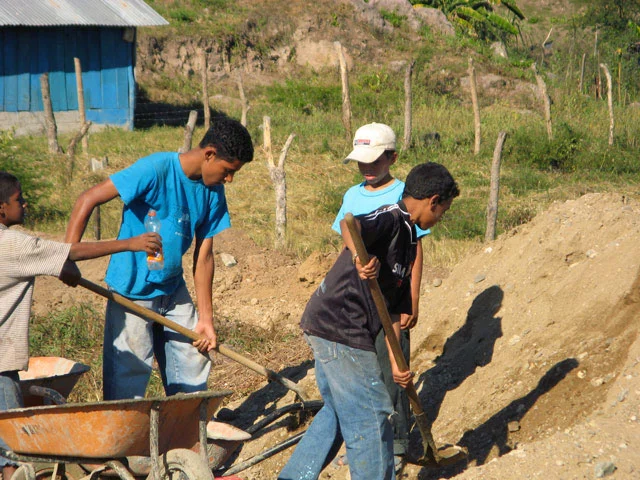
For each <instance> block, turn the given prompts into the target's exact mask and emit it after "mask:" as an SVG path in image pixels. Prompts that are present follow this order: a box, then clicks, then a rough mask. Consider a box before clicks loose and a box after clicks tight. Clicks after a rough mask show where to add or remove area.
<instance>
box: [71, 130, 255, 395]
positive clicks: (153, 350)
mask: <svg viewBox="0 0 640 480" xmlns="http://www.w3.org/2000/svg"><path fill="white" fill-rule="evenodd" d="M252 159H253V145H252V142H251V136H250V135H249V132H248V131H247V129H246V128H245V127H244V126H242V124H240V122H238V121H237V120H233V119H231V118H228V117H218V118H215V119H214V121H213V124H212V126H211V128H209V130H208V131H207V133H206V134H205V136H204V138H203V139H202V141H201V142H200V144H199V145H198V147H196V148H193V149H191V150H189V151H188V152H186V153H181V154H178V153H173V152H163V153H154V154H152V155H149V156H148V157H144V158H141V159H140V160H138V161H137V162H136V163H134V164H133V165H131V166H130V167H128V168H126V169H124V170H122V171H120V172H117V173H115V174H113V175H111V177H110V178H109V179H107V180H105V181H104V182H102V183H100V184H98V185H96V186H95V187H93V188H90V189H89V190H87V191H85V192H84V193H82V194H81V195H80V197H79V198H78V200H77V201H76V204H75V206H74V208H73V211H72V213H71V218H70V220H69V225H68V227H67V236H66V241H68V242H77V241H79V240H80V239H81V238H82V234H83V233H84V230H85V228H86V226H87V222H88V220H89V217H90V215H91V212H92V211H93V209H94V208H95V207H96V206H97V205H100V204H103V203H105V202H108V201H110V200H112V199H114V198H115V197H118V196H119V197H120V198H121V200H122V202H123V203H124V206H123V211H122V220H121V225H120V232H119V234H118V238H125V237H130V236H133V235H137V234H139V233H141V232H144V231H145V226H144V219H145V217H146V215H147V213H148V212H149V210H150V209H152V210H155V211H156V216H157V218H158V219H160V222H161V228H160V235H161V237H162V247H163V248H162V251H163V254H164V268H163V269H161V270H149V269H148V267H147V263H146V255H145V254H143V253H132V252H124V253H120V254H116V255H113V256H112V257H111V261H110V262H109V267H108V269H107V275H106V278H105V281H106V282H107V284H108V285H109V288H110V289H112V290H114V291H115V292H117V293H119V294H120V295H122V296H124V297H127V298H129V299H131V300H133V301H135V302H136V303H138V304H139V305H141V306H143V307H146V308H149V309H151V310H153V311H155V312H157V313H160V314H161V315H164V316H166V317H167V318H169V319H171V320H173V321H174V322H177V323H178V324H180V325H182V326H184V327H186V328H189V329H192V330H194V331H195V332H196V333H199V334H201V335H202V336H203V337H204V338H203V339H201V340H198V341H196V342H193V344H192V343H191V342H190V341H189V339H187V338H186V337H184V336H183V335H179V334H178V333H176V332H172V331H170V330H168V329H163V328H162V326H161V325H159V324H152V323H149V322H147V321H145V320H143V319H142V318H140V317H138V316H137V315H135V314H133V313H131V312H130V311H128V310H126V309H125V308H123V307H122V306H120V305H119V304H117V303H115V302H112V301H109V302H108V303H107V311H106V319H105V320H106V322H105V334H104V335H105V339H104V358H103V378H104V383H103V394H104V399H105V400H119V399H128V398H141V397H144V394H145V391H146V388H147V383H148V382H149V377H150V375H151V369H152V363H153V357H154V355H155V357H156V360H157V362H158V366H159V369H160V374H161V376H162V382H163V385H164V389H165V392H166V394H167V395H174V394H176V393H180V392H184V393H187V392H195V391H201V390H205V389H206V388H207V378H208V376H209V370H210V368H211V362H210V361H209V360H208V358H207V357H205V356H204V355H200V354H199V353H198V352H197V351H196V349H197V350H200V351H203V352H205V351H208V350H211V349H213V348H215V347H216V344H217V338H216V331H215V328H214V321H213V305H212V283H213V274H214V255H213V236H214V235H216V234H217V233H220V232H221V231H223V230H225V229H226V228H229V226H230V221H229V212H228V209H227V201H226V198H225V193H224V184H225V183H227V182H228V183H231V182H232V181H233V176H234V174H235V173H236V172H237V171H238V170H240V168H241V167H242V166H243V165H244V164H245V163H248V162H250V161H251V160H252ZM194 240H195V250H194V253H193V279H194V283H195V293H196V304H197V312H196V308H195V306H194V304H193V301H192V300H191V296H190V295H189V292H188V290H187V287H186V284H185V281H184V277H183V270H182V257H183V255H184V254H185V253H186V252H187V250H188V249H189V247H190V246H191V244H192V243H193V241H194ZM194 347H195V348H194Z"/></svg>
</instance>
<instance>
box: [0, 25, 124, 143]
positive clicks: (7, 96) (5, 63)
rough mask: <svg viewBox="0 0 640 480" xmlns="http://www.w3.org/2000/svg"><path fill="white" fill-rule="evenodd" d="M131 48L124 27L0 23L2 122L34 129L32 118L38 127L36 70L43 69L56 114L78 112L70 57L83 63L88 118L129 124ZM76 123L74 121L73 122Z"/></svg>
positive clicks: (39, 104)
mask: <svg viewBox="0 0 640 480" xmlns="http://www.w3.org/2000/svg"><path fill="white" fill-rule="evenodd" d="M125 33H126V34H125ZM125 38H126V39H125ZM134 48H135V38H134V36H132V35H131V32H130V31H127V30H126V29H124V28H88V27H65V28H62V27H60V28H44V27H38V28H26V27H12V28H2V29H0V58H1V60H0V128H4V127H5V126H6V125H7V124H11V123H12V120H11V119H12V118H14V119H15V121H14V122H13V126H14V128H15V129H16V132H17V131H18V130H20V131H22V130H27V131H28V130H32V129H30V128H29V126H28V124H29V123H32V122H35V123H36V124H38V125H39V126H38V125H35V128H36V130H39V129H41V124H42V112H43V105H42V94H41V90H40V75H41V74H42V73H44V72H49V84H50V90H51V103H52V105H53V110H54V112H55V113H56V117H60V119H61V120H62V119H63V118H73V117H74V115H75V116H76V118H77V113H76V112H77V109H78V96H77V87H76V77H75V67H74V60H73V59H74V57H78V58H80V62H81V65H82V82H83V86H84V98H85V108H86V116H87V120H90V121H91V122H93V123H94V124H96V125H97V124H105V125H119V126H122V127H125V128H131V127H132V126H133V107H134V102H135V96H134V92H135V81H134V78H133V67H134V65H133V63H134ZM65 112H68V114H65ZM25 122H27V124H25ZM76 129H77V125H76V127H74V128H71V130H76ZM60 130H61V131H65V130H67V129H66V128H65V127H62V128H61V129H60Z"/></svg>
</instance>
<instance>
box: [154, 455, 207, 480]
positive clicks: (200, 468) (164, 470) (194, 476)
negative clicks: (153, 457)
mask: <svg viewBox="0 0 640 480" xmlns="http://www.w3.org/2000/svg"><path fill="white" fill-rule="evenodd" d="M152 479H153V474H150V475H149V476H148V477H147V480H152ZM160 480H214V478H213V473H212V472H211V470H210V469H209V466H208V465H207V464H206V463H204V462H203V460H202V457H201V456H200V454H198V453H196V452H194V451H193V450H187V449H186V448H176V449H175V450H169V451H168V452H167V453H166V454H164V455H161V456H160Z"/></svg>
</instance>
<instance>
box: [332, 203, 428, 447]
mask: <svg viewBox="0 0 640 480" xmlns="http://www.w3.org/2000/svg"><path fill="white" fill-rule="evenodd" d="M344 219H345V222H346V224H347V228H348V229H349V233H350V234H351V239H352V240H353V244H354V246H355V248H356V253H357V254H358V258H359V259H360V263H361V264H362V265H366V264H367V263H369V253H368V252H367V248H366V247H365V245H364V242H363V241H362V236H361V235H360V232H359V231H358V227H356V222H355V218H354V217H353V215H352V214H351V213H347V214H346V215H345V216H344ZM368 283H369V288H370V289H371V296H372V297H373V301H374V303H375V304H376V309H377V310H378V316H379V317H380V322H381V323H382V328H383V329H384V334H385V335H386V336H387V340H388V342H389V346H390V347H391V351H392V353H393V356H394V358H395V360H396V364H397V365H398V368H399V369H400V370H401V371H406V370H408V369H409V366H408V365H407V361H406V360H405V358H404V354H403V353H402V348H401V347H400V342H399V341H398V337H397V336H396V332H395V331H394V330H393V323H392V321H391V316H390V315H389V310H387V304H386V303H385V301H384V296H383V295H382V290H380V285H379V284H378V280H377V279H375V278H370V279H369V280H368ZM405 390H406V392H407V396H408V397H409V402H410V403H411V407H412V408H413V413H414V415H415V417H416V419H420V421H418V422H417V423H418V426H419V427H420V433H421V434H422V437H423V440H426V441H428V443H429V446H430V447H431V448H432V450H433V451H434V452H436V451H437V449H436V448H435V444H434V441H433V436H432V435H431V428H430V427H429V425H428V422H427V421H426V420H427V419H426V415H425V413H424V410H423V409H422V405H421V404H420V399H419V397H418V392H417V390H416V387H415V385H414V384H413V381H412V380H409V383H408V384H407V386H406V387H405Z"/></svg>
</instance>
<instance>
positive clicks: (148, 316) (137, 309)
mask: <svg viewBox="0 0 640 480" xmlns="http://www.w3.org/2000/svg"><path fill="white" fill-rule="evenodd" d="M78 285H81V286H83V287H84V288H86V289H88V290H91V291H92V292H94V293H97V294H98V295H100V296H102V297H105V298H107V299H109V300H112V301H114V302H116V303H118V304H120V305H122V306H123V307H125V308H126V309H128V310H131V311H132V312H133V313H135V314H136V315H139V316H140V317H142V318H144V319H145V320H148V321H151V322H156V323H159V324H160V325H163V326H165V327H167V328H170V329H171V330H174V331H176V332H178V333H180V334H182V335H184V336H185V337H187V338H189V339H191V340H194V341H195V340H199V339H200V338H202V337H201V336H200V335H198V334H197V333H196V332H194V331H193V330H189V329H188V328H185V327H183V326H182V325H180V324H178V323H176V322H173V321H171V320H169V319H168V318H165V317H163V316H162V315H160V314H159V313H156V312H154V311H153V310H149V309H148V308H145V307H142V306H140V305H138V304H137V303H134V302H132V301H131V300H129V299H128V298H126V297H123V296H122V295H119V294H117V293H115V292H112V291H110V290H107V289H106V288H104V287H101V286H100V285H97V284H95V283H93V282H91V281H89V280H87V279H86V278H80V280H79V281H78ZM214 350H215V351H217V352H218V353H220V354H222V355H224V356H225V357H227V358H230V359H231V360H233V361H235V362H238V363H239V364H241V365H244V366H245V367H247V368H249V369H251V370H253V371H254V372H256V373H258V374H260V375H263V376H265V377H267V378H268V379H269V380H272V381H275V382H278V383H280V384H281V385H283V386H284V387H286V388H287V389H289V390H291V391H292V392H294V393H295V394H296V395H297V396H298V397H299V398H300V400H302V402H306V401H307V398H306V396H305V394H304V393H302V390H300V387H299V386H298V384H297V383H295V382H293V381H291V380H289V379H288V378H285V377H283V376H282V375H279V374H278V373H276V372H274V371H273V370H269V369H267V368H265V367H263V366H262V365H260V364H258V363H256V362H254V361H253V360H251V359H249V358H247V357H245V356H243V355H241V354H239V353H238V352H236V351H235V350H232V349H230V348H229V347H226V346H224V345H222V344H218V346H217V347H216V348H215V349H214ZM206 355H207V356H208V357H209V358H210V359H211V360H212V361H213V360H214V357H213V352H212V351H210V352H207V353H206Z"/></svg>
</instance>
